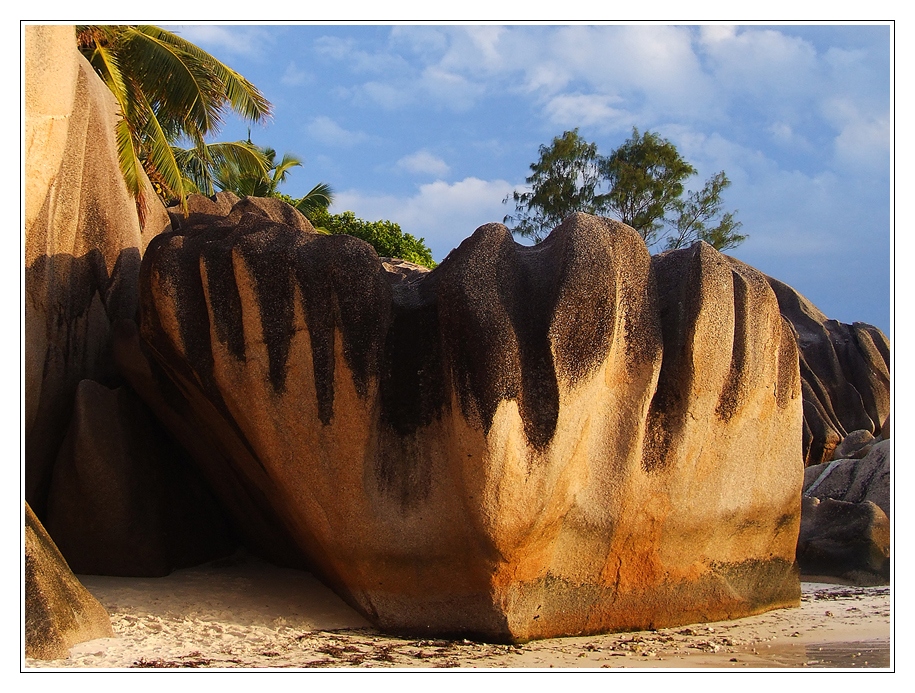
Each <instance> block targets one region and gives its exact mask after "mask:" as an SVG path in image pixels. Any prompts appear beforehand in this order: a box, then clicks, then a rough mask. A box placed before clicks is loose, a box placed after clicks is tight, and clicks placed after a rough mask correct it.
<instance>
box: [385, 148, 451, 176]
mask: <svg viewBox="0 0 915 693" xmlns="http://www.w3.org/2000/svg"><path fill="white" fill-rule="evenodd" d="M397 166H398V168H402V169H404V170H405V171H409V172H410V173H420V174H422V173H428V174H430V175H433V176H445V175H447V174H448V171H450V170H451V167H449V166H448V164H446V163H445V161H444V160H443V159H441V158H439V157H437V156H435V155H434V154H433V153H432V152H430V151H428V150H427V149H420V150H419V151H418V152H414V153H413V154H408V155H407V156H405V157H403V158H401V159H400V160H398V162H397Z"/></svg>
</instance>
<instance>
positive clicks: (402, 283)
mask: <svg viewBox="0 0 915 693" xmlns="http://www.w3.org/2000/svg"><path fill="white" fill-rule="evenodd" d="M238 204H241V203H237V204H236V205H235V206H234V207H233V210H236V211H237V207H238ZM255 205H256V203H255ZM250 206H251V205H250V203H249V208H248V209H247V210H246V213H243V214H236V211H230V212H229V213H228V214H227V215H226V217H225V218H224V220H222V221H214V220H212V219H211V220H206V219H203V218H199V219H198V220H196V221H195V222H194V223H192V224H188V225H187V226H184V225H183V226H182V228H181V229H180V230H179V231H176V232H173V233H170V234H164V235H162V236H160V237H158V238H156V239H155V240H154V241H153V242H152V243H151V244H150V247H149V249H148V252H147V254H146V256H145V257H144V262H143V267H142V271H141V302H142V309H141V314H142V324H141V334H142V341H143V344H144V345H145V346H144V348H148V349H149V353H151V354H153V355H154V357H155V363H154V364H151V365H150V366H149V367H145V366H143V365H142V364H141V363H140V362H139V361H134V363H135V364H136V368H135V376H136V377H135V378H133V379H132V382H134V383H135V387H136V388H137V390H138V391H140V392H141V393H144V398H146V399H147V401H153V400H156V401H157V402H158V404H155V405H154V409H156V408H157V407H158V409H157V411H159V412H161V413H160V418H162V419H163V421H165V422H166V424H167V425H169V426H170V428H172V430H173V431H175V435H176V437H178V438H179V439H181V440H185V439H188V438H190V437H191V432H193V435H195V436H196V438H197V440H198V442H197V447H196V449H195V448H193V447H192V448H191V449H192V450H196V451H195V457H198V459H199V460H200V461H201V465H202V466H203V467H204V468H205V469H209V472H208V477H209V478H210V479H211V480H213V481H214V485H216V487H217V492H218V493H219V495H220V498H221V500H222V502H223V503H224V505H225V506H226V507H227V508H229V509H230V510H231V511H232V513H233V514H234V517H235V518H236V523H237V524H238V525H239V526H246V527H247V528H248V531H249V535H248V538H249V541H250V540H251V539H252V538H253V539H255V540H258V541H259V542H260V543H261V544H262V545H267V544H269V543H271V542H280V544H283V543H287V542H288V543H289V544H291V545H294V546H296V547H297V549H298V551H299V553H300V554H301V555H304V556H305V557H307V559H308V560H309V561H311V562H312V564H313V565H314V566H315V568H316V570H317V572H319V574H321V575H322V576H323V577H324V578H325V580H327V581H328V582H329V583H330V584H331V585H332V586H333V587H335V589H336V590H337V591H338V592H339V593H340V594H341V595H343V596H344V597H345V598H346V599H347V600H348V601H349V602H350V603H351V604H352V605H353V606H355V607H356V608H358V609H359V610H360V611H361V612H362V613H363V614H365V615H366V616H367V617H368V618H370V619H371V620H372V621H373V622H375V623H376V624H377V625H379V626H380V627H382V628H385V629H390V630H394V631H405V632H412V633H436V634H451V635H458V634H463V635H465V636H469V635H473V636H476V637H482V638H486V639H492V640H501V641H523V640H527V639H531V638H540V637H549V636H554V635H567V634H574V633H593V632H600V631H611V630H623V629H639V628H649V627H662V626H669V625H674V624H679V623H686V622H693V621H697V620H709V619H723V618H734V617H737V616H741V615H746V614H751V613H757V612H760V611H764V610H766V609H769V608H773V607H777V606H787V605H794V604H797V603H798V600H799V594H800V589H799V582H798V577H797V572H796V568H795V565H794V555H795V546H796V540H797V532H798V524H799V521H800V493H801V482H802V465H801V425H802V412H801V393H800V378H799V373H798V354H797V348H796V344H795V340H794V336H793V333H792V331H791V329H790V328H789V327H788V326H787V325H786V324H785V323H784V321H783V319H782V317H781V316H780V314H779V310H778V303H777V301H776V298H775V295H774V294H773V292H772V290H771V289H770V287H769V285H768V283H767V281H766V279H765V277H764V276H763V275H761V274H760V273H759V272H757V271H755V270H753V269H752V268H750V267H747V266H746V265H743V264H741V263H738V262H736V261H733V260H730V259H728V258H726V257H725V256H722V255H720V254H719V253H718V252H716V251H715V250H714V249H712V248H711V247H710V246H707V245H704V244H697V245H695V246H693V247H692V248H690V249H687V250H682V251H674V252H670V253H665V254H664V255H661V256H658V257H656V258H654V259H652V258H650V256H649V254H648V251H647V249H646V248H645V245H644V243H643V242H642V240H641V238H640V237H639V236H638V234H637V233H636V232H634V231H633V230H632V229H630V228H628V227H626V226H623V225H622V224H619V223H615V222H611V221H609V220H605V219H599V218H596V217H588V216H586V215H575V216H573V217H571V218H570V219H568V220H567V221H566V222H565V223H563V225H562V226H560V227H559V228H557V229H556V230H555V231H554V232H553V233H552V234H551V235H550V236H549V238H547V239H546V240H545V241H544V242H543V243H541V244H539V245H538V246H536V247H532V248H524V247H521V246H518V245H517V244H515V243H514V241H513V240H512V238H511V234H510V232H509V231H508V230H507V229H506V228H505V227H504V226H502V225H499V224H489V225H486V226H483V227H481V228H480V229H478V230H477V231H476V233H474V235H473V236H472V237H471V238H469V239H467V240H466V241H465V242H464V243H462V244H461V246H460V247H459V248H458V249H456V250H455V251H453V252H452V253H451V255H450V256H449V257H448V258H447V259H446V260H445V261H444V262H442V263H441V265H439V266H438V267H437V268H436V269H435V270H433V271H431V272H419V271H416V272H411V271H407V270H408V269H409V268H403V267H397V266H395V265H393V264H391V263H389V264H388V265H385V264H383V263H382V261H381V259H379V258H378V257H377V255H376V254H375V252H374V250H373V249H372V248H371V246H369V245H368V244H366V243H364V242H362V241H359V240H357V239H354V238H351V237H347V236H326V235H320V234H312V233H307V232H303V231H307V229H305V230H302V229H299V228H294V227H292V226H289V225H287V224H286V223H278V222H277V221H276V220H275V217H273V216H272V215H271V214H269V213H263V212H264V210H261V212H260V213H254V210H252V209H250ZM131 345H132V346H131ZM123 346H124V352H125V353H127V352H130V353H136V352H137V350H138V349H139V347H138V346H137V342H136V338H135V337H133V336H130V335H125V338H124V340H123ZM144 368H145V369H146V370H145V371H144ZM154 371H156V372H158V373H159V374H160V375H158V376H157V375H156V373H155V372H154ZM165 375H167V376H168V378H167V381H165V380H162V379H161V378H162V376H165ZM169 411H170V412H171V414H169Z"/></svg>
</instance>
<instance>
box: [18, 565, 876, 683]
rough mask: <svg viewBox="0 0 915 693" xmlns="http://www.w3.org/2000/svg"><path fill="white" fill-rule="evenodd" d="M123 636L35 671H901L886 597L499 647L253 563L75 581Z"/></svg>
mask: <svg viewBox="0 0 915 693" xmlns="http://www.w3.org/2000/svg"><path fill="white" fill-rule="evenodd" d="M80 579H81V580H82V581H83V584H85V585H86V587H87V588H88V589H89V590H90V591H91V592H92V593H93V594H94V595H95V596H96V597H97V598H98V599H99V601H101V603H102V604H103V605H104V606H105V608H106V609H107V610H108V613H109V614H110V615H111V621H112V626H113V629H114V633H115V637H114V638H104V639H99V640H92V641H89V642H85V643H81V644H79V645H76V646H75V647H73V648H71V650H70V657H69V658H68V659H62V660H54V661H39V660H33V659H26V660H25V662H24V663H25V667H26V668H28V669H37V668H42V669H57V670H62V669H94V670H103V671H104V670H112V669H122V670H123V669H150V668H187V669H191V668H210V669H284V670H288V669H328V668H334V669H337V668H348V669H360V670H361V669H367V668H424V669H439V668H492V669H506V668H508V669H548V668H554V669H573V668H574V669H580V668H590V669H605V668H646V667H648V668H668V669H695V668H708V669H712V670H715V669H717V670H721V669H724V670H731V669H757V670H758V669H767V670H768V669H772V668H797V669H804V668H841V669H850V670H858V669H870V670H874V669H883V670H887V669H890V668H891V667H892V666H893V661H892V648H891V641H890V629H891V626H890V588H889V587H885V586H884V587H853V586H847V585H839V584H830V583H827V582H804V583H802V592H803V594H802V599H801V606H800V608H796V609H780V610H777V611H771V612H768V613H765V614H761V615H758V616H752V617H749V618H744V619H740V620H736V621H723V622H715V623H703V624H694V625H690V626H683V627H678V628H667V629H662V630H656V631H643V632H636V633H620V634H613V635H599V636H586V637H569V638H554V639H550V640H542V641H537V642H531V643H527V644H524V645H515V646H512V645H492V644H485V643H476V642H471V641H468V640H463V641H450V640H435V639H416V638H401V637H392V636H387V635H384V634H382V633H380V632H379V631H377V630H375V629H374V628H372V627H371V625H370V624H369V623H368V622H366V621H365V620H364V619H363V618H362V617H361V616H360V615H359V614H358V613H356V612H355V611H353V610H352V609H351V608H350V607H349V606H347V605H346V604H345V603H344V602H343V601H342V600H341V599H340V598H339V597H337V595H335V594H334V593H333V592H332V591H330V590H329V589H328V588H327V587H325V586H324V585H323V584H321V583H320V582H319V581H318V580H317V579H316V578H314V577H313V576H312V575H310V574H309V573H306V572H301V571H296V570H288V569H283V568H278V567H276V566H273V565H270V564H268V563H265V562H263V561H260V560H258V559H256V558H253V557H250V556H248V555H245V554H239V555H236V556H234V557H232V558H229V559H224V560H221V561H216V562H213V563H210V564H207V565H205V566H200V567H196V568H191V569H187V570H179V571H175V572H174V573H172V574H171V575H169V576H167V577H164V578H115V577H101V576H88V575H84V576H80Z"/></svg>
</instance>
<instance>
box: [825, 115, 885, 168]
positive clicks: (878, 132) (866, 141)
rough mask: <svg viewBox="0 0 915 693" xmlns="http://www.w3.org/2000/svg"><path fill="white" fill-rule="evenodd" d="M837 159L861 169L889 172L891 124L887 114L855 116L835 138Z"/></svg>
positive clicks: (842, 164)
mask: <svg viewBox="0 0 915 693" xmlns="http://www.w3.org/2000/svg"><path fill="white" fill-rule="evenodd" d="M835 148H836V149H835V154H836V159H837V162H838V163H839V164H840V165H841V166H842V168H844V169H847V170H850V171H853V172H857V173H871V172H874V171H880V170H882V171H883V172H889V163H890V160H889V156H888V153H889V148H890V124H889V120H888V118H886V117H883V118H875V119H870V118H860V119H855V120H853V121H851V122H849V123H847V124H846V125H845V127H844V128H842V132H840V133H839V135H838V137H836V140H835Z"/></svg>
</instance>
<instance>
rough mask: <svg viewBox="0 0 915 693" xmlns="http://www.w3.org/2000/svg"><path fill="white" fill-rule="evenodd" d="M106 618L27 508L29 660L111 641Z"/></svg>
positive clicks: (26, 554) (26, 555) (103, 610)
mask: <svg viewBox="0 0 915 693" xmlns="http://www.w3.org/2000/svg"><path fill="white" fill-rule="evenodd" d="M112 637H114V633H113V632H112V630H111V620H110V619H109V618H108V612H106V611H105V608H104V607H103V606H102V605H101V604H99V602H98V600H97V599H96V598H95V597H93V596H92V595H91V594H90V593H89V591H88V590H87V589H86V588H85V587H83V585H82V584H81V583H80V581H79V580H77V578H76V576H75V575H74V574H73V572H72V571H71V570H70V567H69V566H68V565H67V562H66V561H65V560H64V557H63V556H62V555H61V554H60V551H58V550H57V547H56V546H55V545H54V542H53V541H52V540H51V537H50V536H48V533H47V532H46V531H45V529H44V527H42V525H41V522H39V521H38V518H37V517H35V513H33V512H32V508H31V507H30V506H29V504H28V503H26V504H25V656H26V657H32V658H35V659H65V658H66V657H67V656H68V655H69V652H68V650H69V649H70V648H71V647H72V646H73V645H76V644H77V643H81V642H85V641H86V640H94V639H95V638H112Z"/></svg>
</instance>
